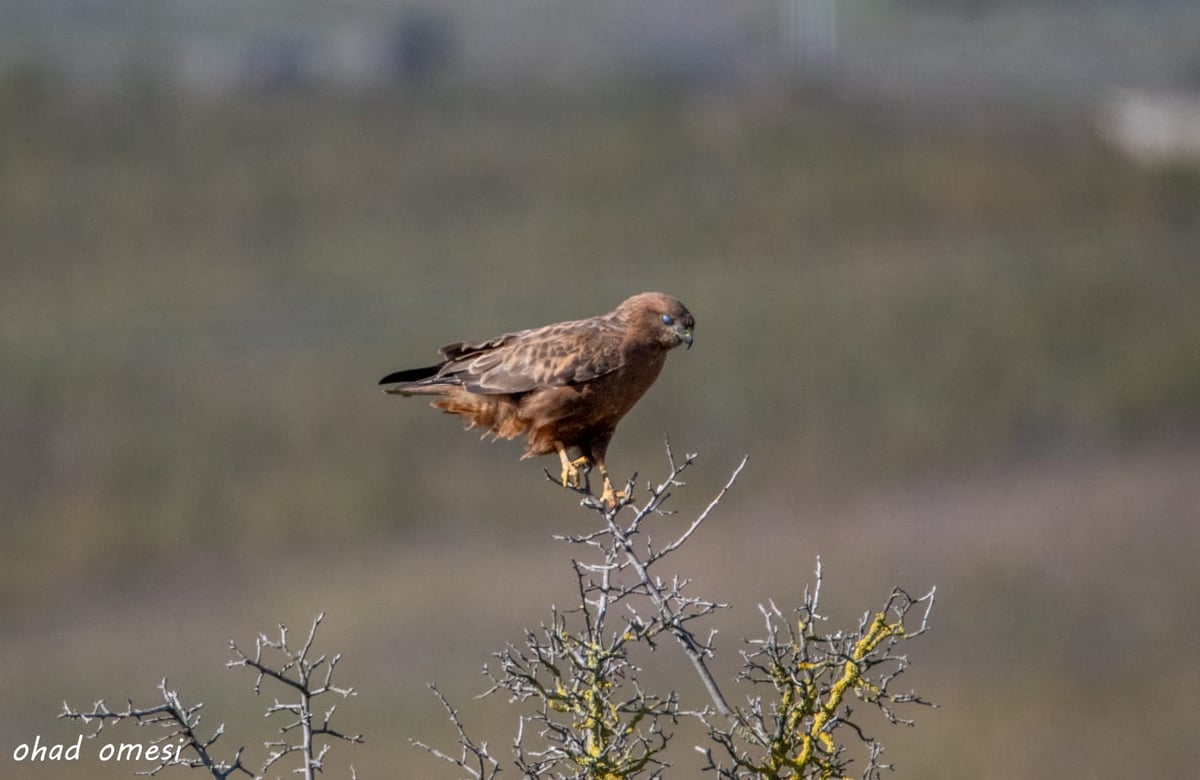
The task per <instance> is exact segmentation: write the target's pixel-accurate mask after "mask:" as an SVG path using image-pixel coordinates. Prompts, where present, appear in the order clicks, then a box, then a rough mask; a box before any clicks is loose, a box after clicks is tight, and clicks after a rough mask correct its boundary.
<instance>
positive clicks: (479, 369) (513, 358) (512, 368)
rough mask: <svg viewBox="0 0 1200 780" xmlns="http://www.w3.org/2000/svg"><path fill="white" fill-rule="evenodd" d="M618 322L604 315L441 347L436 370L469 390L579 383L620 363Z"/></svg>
mask: <svg viewBox="0 0 1200 780" xmlns="http://www.w3.org/2000/svg"><path fill="white" fill-rule="evenodd" d="M622 336H623V331H622V328H621V326H620V325H619V324H618V323H616V322H614V321H612V320H611V319H608V318H604V317H593V318H591V319H586V320H575V321H572V322H560V323H557V324H554V325H547V326H545V327H542V328H534V329H532V330H523V331H517V332H515V333H506V334H505V335H503V336H500V337H498V338H495V339H491V340H489V341H477V342H465V341H464V342H459V343H456V344H448V345H446V346H445V347H442V355H444V356H445V358H446V363H445V364H444V365H443V366H442V369H441V371H439V372H438V373H439V375H440V376H441V377H445V378H453V379H455V380H457V381H458V382H461V383H462V385H463V386H464V387H465V388H466V389H468V390H470V391H471V392H473V393H483V394H498V393H524V392H528V391H529V390H534V389H537V388H540V387H561V386H563V385H571V384H580V383H583V382H588V381H590V380H592V379H595V378H597V377H600V376H603V375H605V374H608V373H611V372H613V371H615V370H617V369H618V368H620V367H621V361H622V356H621V340H622Z"/></svg>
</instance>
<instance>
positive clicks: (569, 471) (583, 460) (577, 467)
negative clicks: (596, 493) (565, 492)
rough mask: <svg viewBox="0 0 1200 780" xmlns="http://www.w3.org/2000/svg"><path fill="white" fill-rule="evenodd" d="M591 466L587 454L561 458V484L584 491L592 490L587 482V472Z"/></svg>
mask: <svg viewBox="0 0 1200 780" xmlns="http://www.w3.org/2000/svg"><path fill="white" fill-rule="evenodd" d="M591 468H592V467H591V463H590V462H589V461H588V459H587V456H580V457H578V458H576V459H575V460H567V459H566V458H563V468H562V486H563V487H565V488H573V489H575V490H579V491H582V492H584V493H590V492H592V491H591V487H590V486H589V484H588V472H589V471H591Z"/></svg>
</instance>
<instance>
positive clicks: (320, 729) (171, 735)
mask: <svg viewBox="0 0 1200 780" xmlns="http://www.w3.org/2000/svg"><path fill="white" fill-rule="evenodd" d="M324 618H325V613H321V614H319V615H317V617H316V619H314V620H313V623H312V627H311V628H310V629H309V632H308V638H307V639H306V640H305V642H304V644H303V646H301V647H300V648H298V649H293V648H291V647H289V646H288V641H287V627H286V626H284V625H283V624H280V626H279V639H278V640H272V639H269V638H268V637H267V636H266V635H265V634H259V636H258V639H257V641H256V642H255V652H254V655H253V656H249V655H247V654H246V653H244V652H243V651H242V650H241V649H240V648H239V647H238V646H237V644H236V643H234V642H232V641H231V642H230V643H229V648H230V650H232V651H233V653H234V654H235V656H236V657H235V658H234V659H232V660H231V661H229V662H227V663H226V666H228V667H235V666H248V667H250V668H252V669H254V670H255V671H257V672H258V677H257V679H256V680H255V682H254V693H255V694H256V695H257V694H259V693H261V692H262V684H263V680H264V679H265V678H269V679H272V680H275V681H277V682H279V683H281V684H283V685H284V686H286V687H288V688H291V689H292V690H293V691H294V692H295V694H296V695H297V698H298V701H295V702H281V701H280V700H279V699H278V698H276V699H275V701H274V703H273V704H272V705H270V706H269V707H268V708H267V711H266V714H267V715H268V716H269V715H272V714H274V713H277V712H284V713H290V714H291V715H293V716H295V718H296V719H295V720H294V721H292V722H289V723H286V724H285V725H284V726H282V727H281V728H280V730H279V731H280V734H288V733H289V732H292V731H295V730H296V729H299V731H300V737H299V739H298V740H297V741H295V742H291V741H289V740H287V739H281V740H273V741H268V742H266V743H265V745H266V747H267V750H268V756H267V758H266V760H265V761H264V763H263V765H262V767H261V768H260V769H259V771H258V772H254V771H251V770H250V769H249V768H248V767H247V766H246V764H245V763H244V762H243V760H242V759H243V752H244V748H242V747H239V748H238V749H237V752H236V753H235V754H234V757H233V759H232V760H230V761H224V760H221V759H217V758H215V757H214V756H213V755H212V751H211V748H212V747H213V745H214V744H215V743H216V742H217V740H218V739H220V738H221V737H222V736H223V735H224V733H225V726H224V725H223V724H222V725H220V726H218V727H217V728H216V730H215V731H214V732H213V733H212V735H211V736H210V737H208V738H207V739H205V738H203V737H201V736H200V735H199V734H198V733H197V727H198V726H199V725H200V710H201V708H202V707H203V706H204V705H203V704H202V703H199V704H195V705H191V706H187V705H184V704H183V703H182V701H181V699H180V698H179V694H178V693H177V692H175V691H173V690H171V689H170V688H168V687H167V681H166V679H165V678H164V679H163V680H162V682H161V683H159V686H158V689H159V691H160V693H161V694H162V697H163V703H162V704H159V705H156V706H153V707H145V708H140V707H136V706H134V704H133V702H132V701H130V702H129V703H128V706H127V707H126V708H125V709H124V710H121V711H114V710H111V709H109V708H108V707H107V706H106V705H105V703H104V701H103V700H100V701H97V702H96V703H95V704H93V705H92V708H91V710H89V711H87V712H82V711H78V710H75V709H73V708H72V707H71V706H70V705H69V704H67V703H66V702H63V712H62V715H61V716H60V717H63V718H71V719H75V720H80V721H82V722H84V723H90V722H91V721H93V720H94V721H96V722H97V726H96V730H95V731H94V732H93V733H92V734H91V735H89V736H91V737H95V736H96V735H98V734H99V733H100V732H101V731H102V730H103V729H104V726H105V723H106V722H113V723H118V722H121V721H129V720H132V721H134V722H135V723H137V725H138V726H152V725H157V726H161V727H163V728H165V729H168V733H167V734H166V735H164V736H162V737H159V738H158V739H155V740H154V741H153V742H152V743H151V744H153V745H163V746H164V747H166V746H167V745H168V744H169V743H176V744H177V749H176V750H173V751H167V750H165V749H164V750H160V751H156V752H155V756H156V757H157V758H156V759H152V760H158V764H157V765H155V766H154V767H152V768H151V769H148V770H145V771H141V772H137V774H139V775H156V774H158V773H159V772H161V771H162V770H163V769H166V768H167V767H169V766H184V767H189V768H197V767H203V768H204V769H206V770H208V772H209V773H210V774H211V775H212V776H213V777H214V778H217V780H226V778H229V777H230V776H232V775H234V774H239V775H245V776H246V777H251V778H261V777H262V776H264V775H265V774H266V772H267V770H268V769H270V768H271V766H273V765H274V764H275V763H276V762H278V761H279V760H280V759H282V758H283V757H284V756H286V755H288V754H289V753H293V752H299V753H301V754H302V755H303V761H304V763H303V765H302V766H301V767H300V768H299V769H297V770H296V772H297V773H298V774H302V775H303V776H304V777H305V780H313V777H314V773H315V772H319V771H321V769H322V768H323V765H324V758H325V756H326V754H327V752H328V751H329V743H328V742H327V741H325V742H323V743H322V744H321V745H320V746H319V748H318V746H317V740H318V738H322V737H324V738H326V739H334V740H345V741H347V742H362V736H361V735H357V734H356V735H346V734H343V733H341V732H340V731H337V730H336V729H334V728H333V727H332V726H331V725H330V720H331V719H332V718H333V714H334V711H335V710H336V707H335V706H331V707H330V708H329V710H328V711H326V712H325V714H324V717H323V718H322V719H321V722H320V723H319V724H316V723H314V717H313V710H312V703H313V700H314V699H316V698H317V697H318V696H322V695H325V694H327V693H334V694H338V695H340V696H341V697H342V698H348V697H350V696H354V695H356V692H355V690H354V689H353V688H341V687H338V686H335V685H334V684H333V671H334V667H336V666H337V663H338V661H339V660H341V656H340V655H335V656H334V657H333V658H331V659H326V657H325V656H324V655H321V656H318V657H317V658H315V659H314V658H311V654H312V647H313V642H314V641H315V639H316V635H317V628H318V627H319V626H320V625H321V621H322V620H324ZM264 651H270V652H271V653H272V654H279V655H281V656H282V659H281V660H280V661H279V662H276V663H271V662H269V661H268V659H267V658H266V657H265V656H264ZM322 667H324V673H323V675H322V674H320V673H319V670H320V669H321V668H322ZM189 750H190V751H191V752H192V753H194V754H195V756H184V755H183V753H184V752H185V751H189ZM314 751H315V752H314ZM147 752H149V751H147ZM351 773H352V775H353V768H351Z"/></svg>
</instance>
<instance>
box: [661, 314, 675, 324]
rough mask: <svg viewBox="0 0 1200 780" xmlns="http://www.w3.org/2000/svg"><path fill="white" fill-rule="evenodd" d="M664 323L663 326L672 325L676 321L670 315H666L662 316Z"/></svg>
mask: <svg viewBox="0 0 1200 780" xmlns="http://www.w3.org/2000/svg"><path fill="white" fill-rule="evenodd" d="M662 321H663V325H670V324H671V323H673V322H674V321H675V318H674V317H672V316H671V315H670V314H664V315H663V316H662Z"/></svg>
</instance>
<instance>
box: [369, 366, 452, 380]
mask: <svg viewBox="0 0 1200 780" xmlns="http://www.w3.org/2000/svg"><path fill="white" fill-rule="evenodd" d="M440 368H441V365H436V366H426V367H425V368H408V369H405V370H403V371H393V372H392V373H390V374H388V375H387V376H385V377H384V378H383V379H380V380H379V384H381V385H390V384H395V383H396V382H417V381H420V380H422V379H428V378H430V377H431V376H434V375H435V374H437V372H438V369H440Z"/></svg>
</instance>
